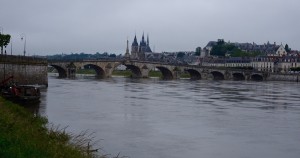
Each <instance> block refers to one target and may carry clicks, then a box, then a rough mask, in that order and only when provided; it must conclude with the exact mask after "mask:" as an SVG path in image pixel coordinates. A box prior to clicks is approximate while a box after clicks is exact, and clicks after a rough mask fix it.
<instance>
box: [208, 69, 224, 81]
mask: <svg viewBox="0 0 300 158" xmlns="http://www.w3.org/2000/svg"><path fill="white" fill-rule="evenodd" d="M211 74H212V75H213V79H214V80H224V79H225V77H224V75H223V74H222V73H221V72H219V71H212V72H211Z"/></svg>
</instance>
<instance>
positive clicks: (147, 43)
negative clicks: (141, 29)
mask: <svg viewBox="0 0 300 158" xmlns="http://www.w3.org/2000/svg"><path fill="white" fill-rule="evenodd" d="M147 46H149V34H147Z"/></svg>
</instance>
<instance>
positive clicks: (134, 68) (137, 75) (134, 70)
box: [125, 65, 142, 78]
mask: <svg viewBox="0 0 300 158" xmlns="http://www.w3.org/2000/svg"><path fill="white" fill-rule="evenodd" d="M125 66H126V67H127V69H129V70H130V71H131V72H132V77H134V78H141V77H142V71H141V69H140V68H139V67H138V66H135V65H125Z"/></svg>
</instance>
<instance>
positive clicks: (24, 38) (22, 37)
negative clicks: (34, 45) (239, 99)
mask: <svg viewBox="0 0 300 158" xmlns="http://www.w3.org/2000/svg"><path fill="white" fill-rule="evenodd" d="M21 40H24V56H25V55H26V35H25V34H24V33H23V34H21Z"/></svg>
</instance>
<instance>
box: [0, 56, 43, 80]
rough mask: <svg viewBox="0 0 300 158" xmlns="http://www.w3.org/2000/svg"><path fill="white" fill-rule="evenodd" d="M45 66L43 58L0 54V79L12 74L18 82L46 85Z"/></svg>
mask: <svg viewBox="0 0 300 158" xmlns="http://www.w3.org/2000/svg"><path fill="white" fill-rule="evenodd" d="M47 67H48V63H47V60H46V59H43V58H37V57H24V56H11V55H0V81H2V80H4V79H5V78H8V77H10V76H13V80H14V81H15V82H17V83H18V84H25V85H33V84H38V85H45V86H48V74H47Z"/></svg>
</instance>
